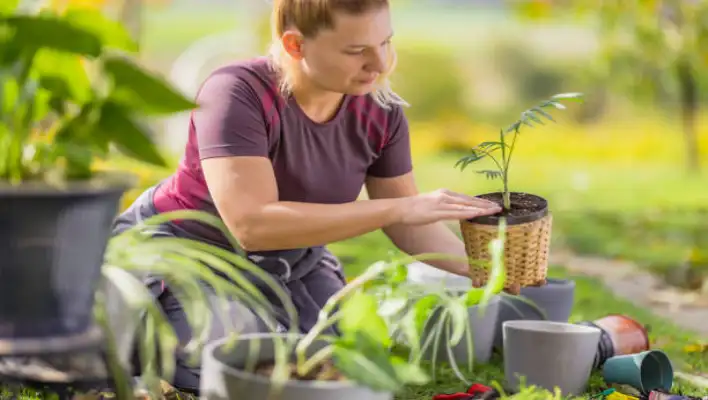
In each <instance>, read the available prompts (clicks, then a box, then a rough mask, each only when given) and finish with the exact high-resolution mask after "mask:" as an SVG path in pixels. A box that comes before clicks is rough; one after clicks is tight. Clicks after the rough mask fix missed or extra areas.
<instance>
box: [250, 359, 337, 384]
mask: <svg viewBox="0 0 708 400" xmlns="http://www.w3.org/2000/svg"><path fill="white" fill-rule="evenodd" d="M273 367H274V365H273V363H270V362H269V363H263V364H261V365H259V366H258V367H256V371H255V372H256V374H258V375H263V376H267V377H270V375H271V373H272V372H273ZM289 367H290V379H292V380H299V381H314V380H317V381H345V380H346V377H345V376H344V375H343V374H342V373H341V372H339V371H338V370H337V368H336V367H335V366H334V363H332V362H331V361H327V362H324V363H322V364H320V365H318V366H317V367H316V368H314V369H313V370H312V371H310V373H309V374H307V375H305V376H302V375H300V374H298V372H297V366H296V365H295V364H290V365H289Z"/></svg>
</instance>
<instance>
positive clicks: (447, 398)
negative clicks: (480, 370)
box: [433, 383, 501, 400]
mask: <svg viewBox="0 0 708 400" xmlns="http://www.w3.org/2000/svg"><path fill="white" fill-rule="evenodd" d="M500 397H501V395H500V394H499V392H498V391H497V390H496V389H494V388H491V387H489V386H485V385H482V384H479V383H475V384H473V385H472V386H470V387H469V389H467V391H466V392H464V393H462V392H459V393H443V394H438V395H435V396H433V400H485V399H487V400H491V399H498V398H500Z"/></svg>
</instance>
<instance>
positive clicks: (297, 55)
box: [281, 30, 303, 61]
mask: <svg viewBox="0 0 708 400" xmlns="http://www.w3.org/2000/svg"><path fill="white" fill-rule="evenodd" d="M302 39H303V38H302V34H301V33H300V32H297V31H293V30H290V31H286V32H285V33H284V34H283V37H282V38H281V40H282V42H283V49H285V52H286V53H288V55H290V57H292V58H293V59H294V60H297V61H300V60H302V57H303V56H302Z"/></svg>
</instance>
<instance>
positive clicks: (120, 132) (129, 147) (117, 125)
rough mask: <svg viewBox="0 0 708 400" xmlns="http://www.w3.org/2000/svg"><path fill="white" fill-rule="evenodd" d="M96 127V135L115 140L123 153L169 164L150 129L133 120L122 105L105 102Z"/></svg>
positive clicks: (138, 158) (150, 162) (144, 160)
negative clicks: (154, 141)
mask: <svg viewBox="0 0 708 400" xmlns="http://www.w3.org/2000/svg"><path fill="white" fill-rule="evenodd" d="M96 128H97V131H96V133H95V134H96V135H100V136H103V137H104V138H106V139H108V140H109V141H110V142H113V143H114V144H115V145H116V147H117V148H118V150H120V151H121V152H122V153H123V154H125V155H127V156H129V157H132V158H134V159H136V160H139V161H143V162H146V163H149V164H152V165H156V166H161V167H164V166H167V163H166V161H165V159H164V158H163V157H162V155H161V154H160V152H159V151H158V149H157V147H156V146H155V143H153V141H152V139H151V138H150V133H149V132H148V130H147V129H144V128H143V127H141V126H140V125H138V123H136V122H135V121H133V120H132V118H131V116H130V115H129V114H128V112H127V110H126V109H125V108H123V107H122V106H120V105H118V104H115V103H112V102H110V101H107V102H105V103H104V104H103V105H102V107H101V116H100V118H99V120H98V123H97V126H96Z"/></svg>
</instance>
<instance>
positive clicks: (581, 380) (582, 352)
mask: <svg viewBox="0 0 708 400" xmlns="http://www.w3.org/2000/svg"><path fill="white" fill-rule="evenodd" d="M503 329H504V349H505V350H504V375H505V378H506V387H507V389H508V390H509V391H512V392H516V391H518V390H519V384H520V383H521V382H522V381H523V382H524V384H525V385H526V386H531V385H534V386H538V387H541V388H544V389H547V390H549V391H551V392H553V391H554V390H555V388H556V387H558V388H559V389H560V390H561V392H562V394H563V395H565V396H567V395H571V396H576V395H580V394H581V393H583V392H584V391H585V389H586V388H587V384H588V380H589V379H590V373H591V371H592V365H593V360H594V358H595V353H596V352H597V346H598V343H599V341H600V334H601V331H600V329H598V328H595V327H589V326H581V325H575V324H570V323H562V322H551V321H506V322H504V325H503ZM523 378H525V380H523Z"/></svg>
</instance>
